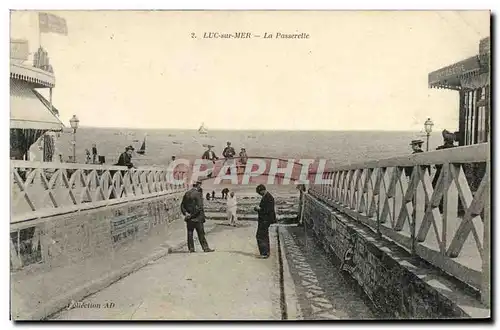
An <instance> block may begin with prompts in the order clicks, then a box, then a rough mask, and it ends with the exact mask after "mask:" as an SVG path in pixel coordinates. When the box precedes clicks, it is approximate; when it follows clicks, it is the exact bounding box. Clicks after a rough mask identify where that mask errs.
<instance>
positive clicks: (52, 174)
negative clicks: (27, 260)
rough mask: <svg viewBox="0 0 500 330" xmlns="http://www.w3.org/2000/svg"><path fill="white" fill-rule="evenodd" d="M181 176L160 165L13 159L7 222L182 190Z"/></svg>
mask: <svg viewBox="0 0 500 330" xmlns="http://www.w3.org/2000/svg"><path fill="white" fill-rule="evenodd" d="M172 179H174V180H177V181H173V180H172ZM186 179H187V175H186V172H184V171H177V170H172V169H168V168H160V167H148V168H137V169H128V168H127V167H125V166H109V165H94V164H74V163H51V162H30V161H21V160H12V161H11V182H12V186H11V192H12V194H11V214H12V218H11V222H12V221H16V222H19V221H23V220H26V219H33V218H39V217H45V216H47V214H50V215H57V214H64V213H68V212H74V211H78V210H84V209H88V208H97V207H101V206H103V205H110V204H115V203H120V202H125V201H130V200H137V199H141V198H146V197H155V196H159V195H162V194H170V193H176V192H181V191H184V190H185V189H186V188H187V180H186Z"/></svg>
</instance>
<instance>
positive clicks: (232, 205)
mask: <svg viewBox="0 0 500 330" xmlns="http://www.w3.org/2000/svg"><path fill="white" fill-rule="evenodd" d="M226 207H227V219H228V220H229V225H230V226H234V227H236V224H237V221H238V218H237V217H236V210H237V208H238V203H237V202H236V196H234V191H231V193H230V194H229V196H228V198H227V202H226Z"/></svg>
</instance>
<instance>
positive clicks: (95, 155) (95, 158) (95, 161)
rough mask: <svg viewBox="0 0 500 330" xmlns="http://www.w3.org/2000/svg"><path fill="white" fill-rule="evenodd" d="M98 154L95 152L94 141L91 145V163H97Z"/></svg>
mask: <svg viewBox="0 0 500 330" xmlns="http://www.w3.org/2000/svg"><path fill="white" fill-rule="evenodd" d="M98 157H99V155H98V154H97V145H96V144H95V143H94V144H93V145H92V163H93V164H96V163H97V158H98Z"/></svg>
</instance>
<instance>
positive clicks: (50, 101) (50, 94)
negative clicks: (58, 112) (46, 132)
mask: <svg viewBox="0 0 500 330" xmlns="http://www.w3.org/2000/svg"><path fill="white" fill-rule="evenodd" d="M49 104H50V112H52V113H54V111H53V108H52V87H50V88H49Z"/></svg>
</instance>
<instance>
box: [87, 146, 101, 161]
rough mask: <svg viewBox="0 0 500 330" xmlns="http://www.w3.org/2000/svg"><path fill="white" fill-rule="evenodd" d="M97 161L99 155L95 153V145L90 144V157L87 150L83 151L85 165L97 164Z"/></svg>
mask: <svg viewBox="0 0 500 330" xmlns="http://www.w3.org/2000/svg"><path fill="white" fill-rule="evenodd" d="M98 161H99V154H98V153H97V145H96V144H95V143H94V144H92V155H91V154H90V151H89V149H85V164H97V163H98Z"/></svg>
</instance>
